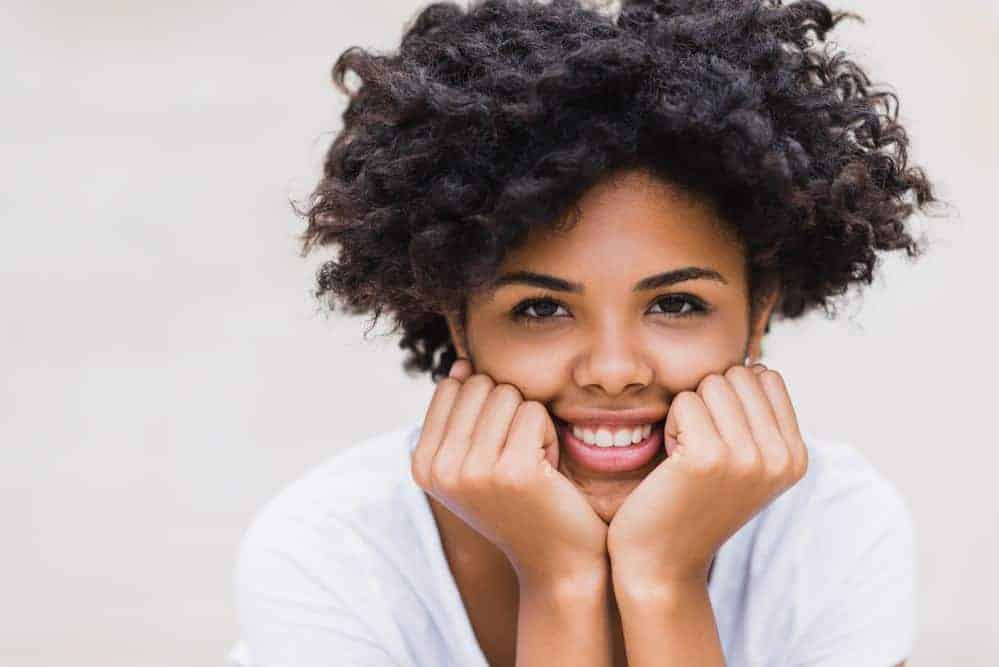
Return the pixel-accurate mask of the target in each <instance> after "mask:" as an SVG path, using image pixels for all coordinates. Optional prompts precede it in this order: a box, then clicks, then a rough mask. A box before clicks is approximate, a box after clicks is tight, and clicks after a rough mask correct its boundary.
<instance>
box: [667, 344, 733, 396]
mask: <svg viewBox="0 0 999 667" xmlns="http://www.w3.org/2000/svg"><path fill="white" fill-rule="evenodd" d="M739 343H740V339H739V338H738V337H737V336H730V335H725V334H724V333H723V332H720V331H707V330H703V331H701V332H699V333H698V335H697V336H696V337H691V339H690V340H686V341H684V342H683V344H681V345H675V346H671V347H670V349H668V350H664V351H663V352H661V353H659V354H657V355H656V364H657V375H658V376H659V377H660V378H662V379H663V384H665V385H666V387H667V388H668V389H669V390H670V392H671V393H674V394H675V393H678V392H680V391H684V390H693V389H694V388H696V387H697V385H698V384H699V383H700V381H701V380H702V379H703V378H704V377H705V376H706V375H708V374H710V373H723V372H724V371H725V370H727V369H728V368H729V367H730V366H732V365H733V364H737V363H741V362H742V356H741V355H742V347H741V346H740V345H739Z"/></svg>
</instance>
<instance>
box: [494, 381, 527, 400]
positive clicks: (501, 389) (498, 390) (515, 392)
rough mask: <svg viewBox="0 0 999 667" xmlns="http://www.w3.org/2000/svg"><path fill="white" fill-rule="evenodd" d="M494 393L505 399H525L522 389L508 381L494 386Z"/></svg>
mask: <svg viewBox="0 0 999 667" xmlns="http://www.w3.org/2000/svg"><path fill="white" fill-rule="evenodd" d="M493 393H494V394H495V395H496V396H497V397H498V398H499V399H501V400H504V401H510V402H521V401H523V400H524V397H523V396H521V394H520V390H519V389H517V388H516V387H514V386H513V385H512V384H509V383H507V382H504V383H502V384H498V385H496V386H495V387H493Z"/></svg>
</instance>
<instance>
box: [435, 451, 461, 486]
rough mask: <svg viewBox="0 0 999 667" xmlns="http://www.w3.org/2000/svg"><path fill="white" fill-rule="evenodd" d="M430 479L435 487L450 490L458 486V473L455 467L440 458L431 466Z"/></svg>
mask: <svg viewBox="0 0 999 667" xmlns="http://www.w3.org/2000/svg"><path fill="white" fill-rule="evenodd" d="M430 481H431V483H432V484H433V486H434V488H437V489H442V490H444V491H450V490H453V489H456V488H457V487H458V475H457V474H455V471H454V467H453V466H452V465H450V463H449V462H447V461H442V460H441V459H440V458H437V459H434V462H433V464H432V465H431V466H430Z"/></svg>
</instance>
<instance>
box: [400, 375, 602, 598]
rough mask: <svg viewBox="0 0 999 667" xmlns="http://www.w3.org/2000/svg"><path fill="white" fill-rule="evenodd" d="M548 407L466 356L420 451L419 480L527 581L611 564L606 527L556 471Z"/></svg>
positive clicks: (438, 402)
mask: <svg viewBox="0 0 999 667" xmlns="http://www.w3.org/2000/svg"><path fill="white" fill-rule="evenodd" d="M558 457H559V444H558V436H557V434H556V431H555V424H554V423H553V422H552V420H551V417H550V416H549V414H548V411H547V410H546V409H545V407H544V406H543V405H542V404H541V403H538V402H537V401H524V399H523V397H522V396H521V394H520V391H519V390H518V389H517V388H516V387H514V386H513V385H510V384H498V385H497V384H496V383H495V382H494V381H493V380H492V379H491V378H490V377H489V376H487V375H484V374H472V368H471V364H470V363H469V362H468V361H467V360H464V359H459V360H458V361H456V362H455V363H454V365H453V366H452V368H451V374H450V376H449V377H447V378H444V379H442V380H441V381H440V382H438V383H437V389H436V390H435V391H434V396H433V399H432V400H431V402H430V406H429V408H428V410H427V415H426V418H425V420H424V422H423V430H422V432H421V434H420V441H419V442H418V443H417V445H416V447H415V449H414V450H413V454H412V465H411V469H412V474H413V479H414V480H415V481H416V483H417V484H418V485H419V486H420V488H422V489H423V490H424V491H426V492H427V493H428V494H430V495H432V496H433V497H434V498H436V499H437V500H438V501H440V502H441V503H442V504H443V505H445V506H446V507H447V508H448V509H449V510H451V511H452V512H453V513H454V514H456V515H457V516H459V517H461V519H462V520H464V521H465V523H467V524H468V525H469V526H471V527H472V528H474V529H475V530H476V531H477V532H479V533H480V534H482V535H483V536H484V537H485V538H486V539H488V540H489V541H490V542H492V543H493V544H495V545H496V546H497V547H498V548H499V549H501V550H502V551H503V553H504V554H506V556H507V558H508V559H509V560H510V563H511V564H512V565H513V567H514V569H515V570H516V572H517V576H518V578H519V579H520V581H521V583H522V584H523V583H524V581H525V579H531V580H532V581H533V580H535V579H538V580H544V581H545V582H546V583H547V582H551V581H558V580H561V578H562V577H566V578H572V577H575V576H578V575H584V574H585V575H588V574H590V573H592V572H593V571H594V568H595V567H599V568H601V569H602V571H604V572H605V571H606V568H607V557H606V556H607V525H606V524H605V523H604V522H603V520H601V519H600V517H599V516H597V514H596V512H594V510H593V508H592V507H591V506H590V504H589V502H587V500H586V499H585V498H584V497H583V495H582V493H581V492H580V491H579V490H578V489H577V488H576V487H575V485H573V483H572V482H570V481H569V480H568V479H567V478H566V477H565V476H564V475H562V474H561V473H560V472H558V461H559V458H558Z"/></svg>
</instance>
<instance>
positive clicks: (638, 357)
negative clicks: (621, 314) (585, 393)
mask: <svg viewBox="0 0 999 667" xmlns="http://www.w3.org/2000/svg"><path fill="white" fill-rule="evenodd" d="M640 345H641V343H640V341H637V340H632V338H631V337H629V336H628V335H627V334H626V333H624V332H622V331H621V329H620V328H618V327H604V328H602V329H601V330H600V331H599V332H597V333H595V334H594V336H593V338H592V340H591V342H590V343H589V345H588V347H587V350H586V352H585V353H584V354H583V355H582V357H581V358H580V360H579V362H578V363H577V364H576V366H575V369H574V371H573V375H574V378H573V379H574V380H575V382H576V383H577V384H578V385H579V386H580V387H583V388H600V389H601V390H603V392H604V393H606V394H608V395H612V396H613V395H617V394H621V393H623V392H625V391H627V390H628V389H631V388H634V387H637V388H639V389H640V388H642V387H647V386H649V385H650V384H651V383H652V380H653V375H654V374H653V370H652V366H651V365H650V364H649V363H648V362H647V360H646V358H645V355H644V354H643V352H642V349H641V347H640Z"/></svg>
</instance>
